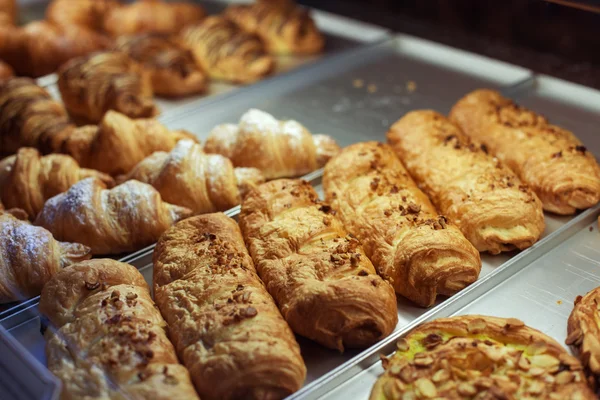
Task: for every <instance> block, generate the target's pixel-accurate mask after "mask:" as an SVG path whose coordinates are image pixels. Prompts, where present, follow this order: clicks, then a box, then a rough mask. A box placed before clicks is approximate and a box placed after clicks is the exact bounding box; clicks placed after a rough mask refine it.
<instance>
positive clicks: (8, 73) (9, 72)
mask: <svg viewBox="0 0 600 400" xmlns="http://www.w3.org/2000/svg"><path fill="white" fill-rule="evenodd" d="M13 76H15V71H14V70H13V69H12V67H11V66H10V65H8V64H7V63H5V62H4V61H2V60H0V82H2V81H5V80H7V79H9V78H12V77H13Z"/></svg>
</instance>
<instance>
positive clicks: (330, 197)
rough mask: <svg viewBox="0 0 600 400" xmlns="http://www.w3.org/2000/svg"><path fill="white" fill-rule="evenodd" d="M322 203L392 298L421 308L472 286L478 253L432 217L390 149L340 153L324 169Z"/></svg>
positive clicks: (376, 146) (358, 147) (377, 146)
mask: <svg viewBox="0 0 600 400" xmlns="http://www.w3.org/2000/svg"><path fill="white" fill-rule="evenodd" d="M323 188H324V191H325V197H326V199H327V201H328V202H330V203H331V206H332V207H333V208H334V209H335V210H336V211H337V215H338V217H339V218H340V220H341V221H342V222H343V223H344V226H345V228H346V229H347V230H348V231H349V232H350V233H351V234H353V235H354V236H356V237H357V238H358V239H359V240H360V241H361V242H362V244H363V246H364V248H365V252H366V253H367V256H368V257H369V258H370V259H371V261H372V262H373V264H374V265H375V267H376V268H377V272H378V273H379V275H381V276H382V277H383V278H384V279H386V280H388V281H389V282H390V283H391V284H392V285H393V286H394V289H395V290H396V293H398V294H401V295H402V296H404V297H406V298H408V299H409V300H412V301H414V302H415V303H417V304H418V305H420V306H423V307H429V306H432V305H433V304H434V303H435V300H436V297H437V296H438V295H446V296H451V295H453V294H454V293H456V292H458V291H460V290H462V289H463V288H465V287H466V286H468V285H469V284H471V283H473V282H475V280H477V277H478V276H479V272H480V270H481V260H480V257H479V252H478V251H477V250H476V249H475V248H474V247H473V245H472V244H471V243H469V241H468V240H467V239H466V238H465V237H464V236H463V234H462V233H461V232H460V230H459V229H458V227H457V226H456V225H454V224H453V223H451V222H450V221H448V219H447V218H446V217H445V216H444V215H439V214H438V212H437V211H436V209H435V208H434V206H433V205H432V204H431V202H430V201H429V199H428V198H427V196H426V195H425V194H424V193H423V192H421V190H419V188H418V187H417V185H416V184H415V182H414V181H413V180H412V179H411V177H410V176H409V175H408V173H407V172H406V170H405V169H404V166H403V165H402V163H401V162H400V160H398V158H397V157H396V155H395V154H394V151H393V150H392V148H391V147H390V146H388V145H385V144H382V143H377V142H366V143H357V144H354V145H352V146H349V147H346V148H345V149H344V150H342V152H341V153H340V154H339V155H337V156H336V157H334V158H333V159H332V160H331V161H330V162H329V163H328V164H327V166H326V167H325V173H324V177H323Z"/></svg>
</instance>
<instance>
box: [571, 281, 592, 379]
mask: <svg viewBox="0 0 600 400" xmlns="http://www.w3.org/2000/svg"><path fill="white" fill-rule="evenodd" d="M598 304H600V288H596V289H594V290H591V291H590V292H588V293H587V294H586V295H585V296H583V297H582V296H577V298H576V299H575V307H574V308H573V311H572V312H571V315H570V316H569V322H568V325H567V340H566V341H565V343H566V344H567V345H569V346H574V347H575V348H576V349H577V350H578V353H579V358H580V359H581V362H582V363H583V365H584V367H586V368H587V372H588V373H589V374H591V375H592V376H593V377H594V378H595V380H597V379H598V378H599V377H600V324H599V323H598V321H599V317H600V315H599V314H600V312H599V309H598V307H599V306H598Z"/></svg>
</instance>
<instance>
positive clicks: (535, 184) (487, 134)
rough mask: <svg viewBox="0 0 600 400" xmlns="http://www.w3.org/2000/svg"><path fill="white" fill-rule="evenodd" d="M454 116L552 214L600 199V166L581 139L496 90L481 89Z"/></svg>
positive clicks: (458, 105)
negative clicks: (533, 192)
mask: <svg viewBox="0 0 600 400" xmlns="http://www.w3.org/2000/svg"><path fill="white" fill-rule="evenodd" d="M450 118H451V119H452V120H453V121H454V122H456V123H457V124H458V125H460V127H461V128H462V129H463V131H465V133H467V134H469V135H470V136H471V137H472V138H473V139H475V140H477V141H479V142H481V143H483V144H485V145H486V146H487V148H488V149H489V150H490V152H491V153H492V154H494V155H495V156H496V157H498V159H499V160H500V161H502V162H503V163H505V164H506V165H507V166H508V167H510V168H511V169H512V170H513V171H515V172H516V173H517V175H519V177H520V178H521V180H522V181H523V182H524V183H526V184H527V185H529V187H531V188H532V189H533V190H534V191H535V192H536V194H537V195H538V197H539V198H540V200H541V201H542V203H543V205H544V209H545V210H546V211H551V212H554V213H557V214H565V215H568V214H573V213H575V211H577V210H578V209H585V208H589V207H592V206H593V205H595V204H597V203H598V201H600V167H599V166H598V163H597V162H596V159H595V158H594V156H593V155H592V154H591V153H590V152H589V151H587V150H586V148H585V147H584V146H583V145H582V143H581V142H580V141H579V139H577V137H575V135H574V134H573V133H572V132H570V131H567V130H566V129H562V128H560V127H558V126H555V125H551V124H549V123H548V121H547V120H546V118H544V117H542V116H540V115H539V114H536V113H534V112H532V111H530V110H527V109H526V108H523V107H520V106H518V105H516V104H515V103H513V102H512V101H511V100H509V99H507V98H504V97H502V96H501V95H500V93H498V92H496V91H493V90H483V89H482V90H476V91H474V92H472V93H469V94H468V95H466V96H465V97H463V98H462V99H461V100H460V101H458V103H456V104H455V105H454V107H453V108H452V111H451V113H450Z"/></svg>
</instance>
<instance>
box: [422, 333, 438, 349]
mask: <svg viewBox="0 0 600 400" xmlns="http://www.w3.org/2000/svg"><path fill="white" fill-rule="evenodd" d="M421 343H423V346H425V348H426V349H433V348H435V347H436V346H437V345H439V344H440V343H442V337H441V336H440V335H438V334H435V333H430V334H429V335H427V336H425V338H423V340H422V341H421Z"/></svg>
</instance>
